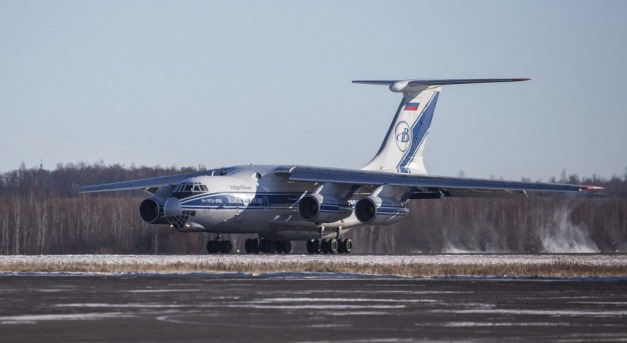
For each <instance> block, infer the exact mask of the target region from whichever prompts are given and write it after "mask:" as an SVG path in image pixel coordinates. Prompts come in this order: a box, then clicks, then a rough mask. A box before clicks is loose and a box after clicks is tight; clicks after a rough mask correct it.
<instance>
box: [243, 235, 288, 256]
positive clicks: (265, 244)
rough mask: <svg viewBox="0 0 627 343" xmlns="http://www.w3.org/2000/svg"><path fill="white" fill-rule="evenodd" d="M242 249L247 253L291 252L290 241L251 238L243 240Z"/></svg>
mask: <svg viewBox="0 0 627 343" xmlns="http://www.w3.org/2000/svg"><path fill="white" fill-rule="evenodd" d="M244 251H246V253H247V254H258V253H264V254H289V253H290V252H292V242H290V241H273V240H270V239H264V238H252V239H247V240H246V241H245V242H244Z"/></svg>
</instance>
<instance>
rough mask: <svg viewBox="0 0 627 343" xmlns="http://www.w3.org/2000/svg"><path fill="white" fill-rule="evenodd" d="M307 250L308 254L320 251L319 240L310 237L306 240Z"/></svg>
mask: <svg viewBox="0 0 627 343" xmlns="http://www.w3.org/2000/svg"><path fill="white" fill-rule="evenodd" d="M307 252H308V253H310V254H319V253H320V240H319V239H315V238H312V239H310V240H308V241H307Z"/></svg>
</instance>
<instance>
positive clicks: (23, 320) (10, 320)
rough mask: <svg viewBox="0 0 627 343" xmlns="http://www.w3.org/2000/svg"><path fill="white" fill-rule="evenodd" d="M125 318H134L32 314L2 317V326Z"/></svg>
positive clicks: (81, 314)
mask: <svg viewBox="0 0 627 343" xmlns="http://www.w3.org/2000/svg"><path fill="white" fill-rule="evenodd" d="M116 317H118V318H123V317H133V316H130V315H128V314H124V313H122V312H106V313H102V312H100V313H75V314H30V315H28V314H27V315H18V316H3V317H0V324H36V323H37V322H39V321H61V320H95V319H103V318H116Z"/></svg>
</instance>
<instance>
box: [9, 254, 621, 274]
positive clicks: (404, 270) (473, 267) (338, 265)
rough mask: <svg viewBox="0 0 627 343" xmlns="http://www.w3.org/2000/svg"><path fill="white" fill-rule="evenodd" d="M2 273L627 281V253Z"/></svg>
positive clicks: (142, 258) (86, 265) (89, 263)
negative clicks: (293, 274)
mask: <svg viewBox="0 0 627 343" xmlns="http://www.w3.org/2000/svg"><path fill="white" fill-rule="evenodd" d="M0 272H4V273H154V274H187V273H209V274H212V273H242V274H247V275H261V274H273V273H348V274H366V275H396V276H404V277H446V276H505V277H624V276H627V255H596V254H575V255H479V254H468V255H405V256H395V255H390V256H386V255H349V256H346V255H342V256H338V255H335V256H333V255H316V256H310V255H228V256H209V255H206V256H203V255H155V256H148V255H37V256H25V255H22V256H0Z"/></svg>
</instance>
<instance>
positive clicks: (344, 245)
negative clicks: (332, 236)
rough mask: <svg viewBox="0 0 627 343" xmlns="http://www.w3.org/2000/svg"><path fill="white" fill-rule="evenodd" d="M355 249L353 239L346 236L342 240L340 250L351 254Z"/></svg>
mask: <svg viewBox="0 0 627 343" xmlns="http://www.w3.org/2000/svg"><path fill="white" fill-rule="evenodd" d="M351 251H353V241H351V240H350V239H348V238H346V239H343V240H341V241H340V252H342V253H345V254H350V253H351Z"/></svg>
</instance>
